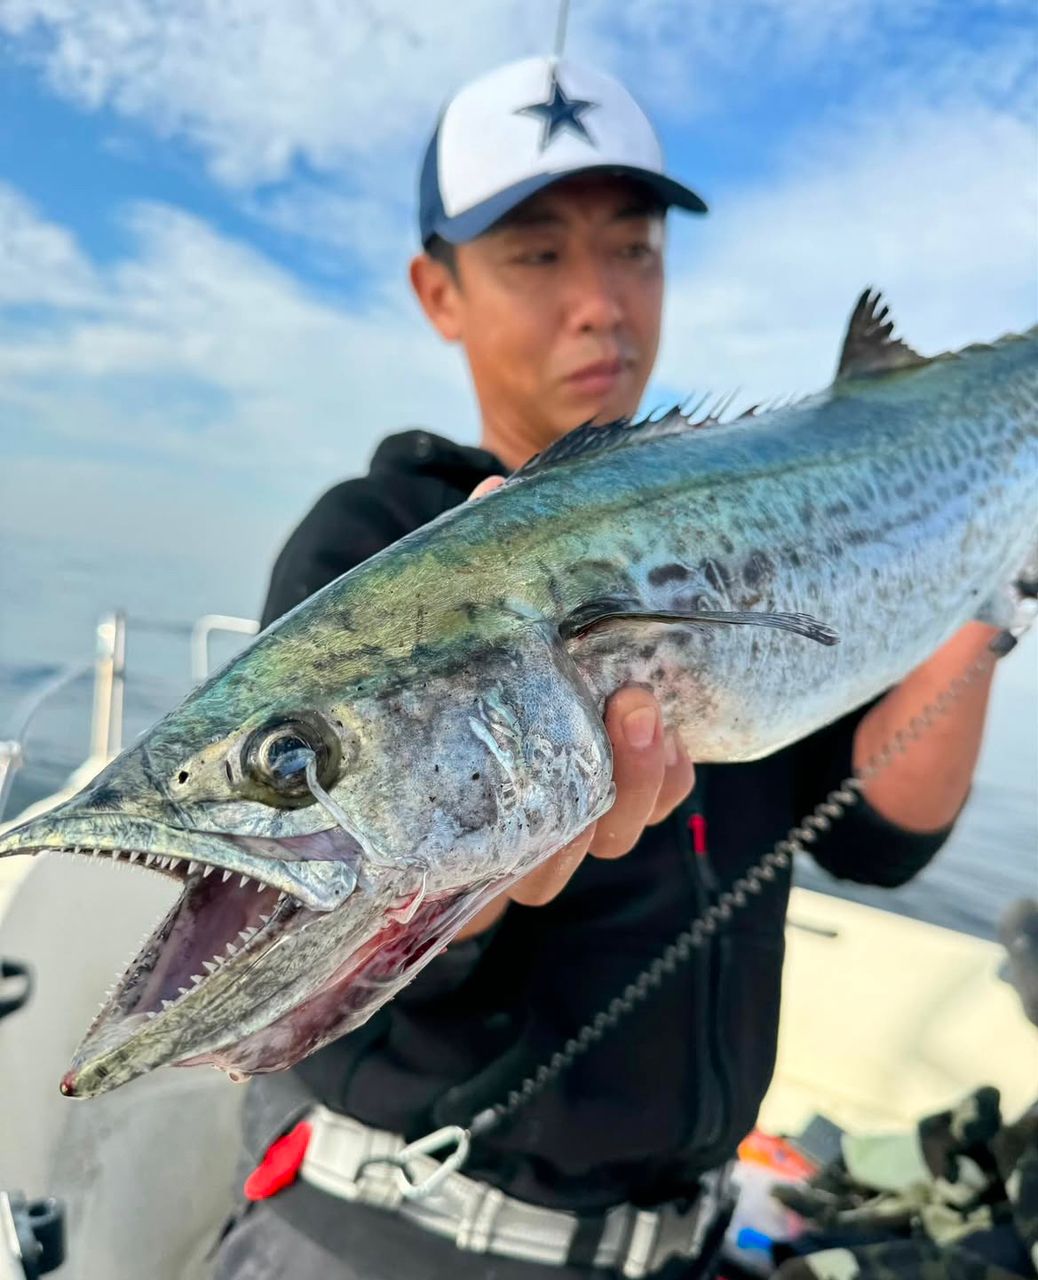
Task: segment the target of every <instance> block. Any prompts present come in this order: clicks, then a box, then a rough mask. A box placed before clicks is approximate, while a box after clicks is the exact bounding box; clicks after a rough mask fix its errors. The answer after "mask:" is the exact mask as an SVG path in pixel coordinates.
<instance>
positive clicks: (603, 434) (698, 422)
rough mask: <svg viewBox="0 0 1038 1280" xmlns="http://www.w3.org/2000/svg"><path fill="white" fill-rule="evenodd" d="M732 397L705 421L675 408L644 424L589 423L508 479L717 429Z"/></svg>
mask: <svg viewBox="0 0 1038 1280" xmlns="http://www.w3.org/2000/svg"><path fill="white" fill-rule="evenodd" d="M731 399H732V397H728V398H727V399H722V400H719V401H718V402H717V403H716V404H715V405H714V407H713V408H712V409H710V410H708V412H707V413H706V414H705V416H704V417H702V418H697V419H695V420H693V417H692V416H691V415H688V416H686V415H685V414H684V413H683V412H682V408H681V407H678V406H675V407H674V408H673V409H668V410H667V412H666V413H665V414H663V415H662V416H661V417H659V418H651V417H650V418H643V419H642V420H641V421H640V422H632V421H631V420H630V418H618V419H617V420H616V421H615V422H607V423H603V425H602V426H595V424H594V423H592V422H585V423H583V424H582V425H581V426H579V427H575V428H574V429H573V430H572V431H569V432H567V433H566V435H564V436H562V437H561V439H559V440H556V441H555V442H554V443H553V444H550V445H549V446H548V447H547V449H544V450H542V452H540V453H538V454H537V455H536V456H535V457H533V458H531V459H530V461H529V462H524V463H523V465H522V466H521V467H518V468H517V469H516V470H515V471H513V472H512V474H511V475H510V476H509V477H508V483H509V484H511V483H512V481H513V480H525V479H526V478H527V477H528V476H531V475H535V474H536V473H538V472H540V471H544V470H546V469H547V468H548V467H555V466H559V465H561V464H562V463H565V462H573V461H575V460H576V459H578V458H588V457H592V456H596V455H598V454H601V453H612V452H613V451H614V450H616V449H624V448H627V447H628V446H630V445H635V444H642V443H644V442H645V441H647V440H658V439H661V438H662V437H663V436H672V435H679V434H680V433H681V432H683V431H693V430H696V429H697V428H699V427H708V426H714V425H715V424H716V423H717V422H718V421H719V418H720V415H721V414H722V413H723V412H724V411H725V409H727V408H728V405H729V404H730V402H731ZM704 403H705V398H704V400H701V401H700V402H699V404H698V405H697V406H696V408H695V410H694V411H693V412H698V411H699V409H700V408H701V407H702V405H703V404H704Z"/></svg>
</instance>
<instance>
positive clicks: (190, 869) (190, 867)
mask: <svg viewBox="0 0 1038 1280" xmlns="http://www.w3.org/2000/svg"><path fill="white" fill-rule="evenodd" d="M197 870H198V863H197V862H194V861H192V860H191V859H190V858H189V859H188V863H187V874H188V875H189V876H193V875H194V874H195V872H196V871H197Z"/></svg>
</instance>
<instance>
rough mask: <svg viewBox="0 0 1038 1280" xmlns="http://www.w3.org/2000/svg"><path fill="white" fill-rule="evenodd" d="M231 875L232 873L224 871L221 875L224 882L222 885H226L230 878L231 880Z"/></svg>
mask: <svg viewBox="0 0 1038 1280" xmlns="http://www.w3.org/2000/svg"><path fill="white" fill-rule="evenodd" d="M231 874H232V873H231V872H230V871H225V872H224V873H223V882H224V884H226V883H227V881H228V880H230V878H231Z"/></svg>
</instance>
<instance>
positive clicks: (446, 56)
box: [0, 0, 1033, 194]
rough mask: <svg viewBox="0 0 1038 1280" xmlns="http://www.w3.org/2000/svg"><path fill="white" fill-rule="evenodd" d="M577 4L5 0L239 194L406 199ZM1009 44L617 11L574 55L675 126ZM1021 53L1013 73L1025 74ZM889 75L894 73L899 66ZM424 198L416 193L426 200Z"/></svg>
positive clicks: (824, 1)
mask: <svg viewBox="0 0 1038 1280" xmlns="http://www.w3.org/2000/svg"><path fill="white" fill-rule="evenodd" d="M556 10H557V0H533V2H532V3H531V0H498V2H496V3H493V4H488V3H487V0H454V3H452V4H451V5H449V6H443V5H439V6H424V7H423V6H416V5H414V4H413V3H411V0H294V2H293V3H292V4H281V5H263V4H255V3H252V2H251V0H219V2H217V3H214V2H213V0H95V2H93V3H90V4H82V3H79V2H78V0H0V31H6V32H7V33H8V34H9V36H11V37H12V38H13V39H12V44H11V47H12V49H13V50H14V51H15V53H16V54H19V55H20V56H22V57H23V58H26V59H28V60H29V61H30V62H32V63H34V64H37V65H39V66H41V67H42V68H43V70H44V72H45V74H46V76H47V78H48V81H49V83H50V84H51V85H52V86H53V87H54V88H55V89H56V90H57V91H58V92H60V93H62V94H63V95H65V96H67V97H69V98H72V99H73V100H74V101H76V102H78V103H80V104H82V105H83V106H85V107H88V108H97V107H100V106H102V105H104V106H108V107H110V108H112V109H113V110H115V111H116V112H117V113H119V114H121V115H123V116H125V117H127V118H130V119H133V120H138V121H141V122H143V123H145V124H146V125H148V126H149V127H150V128H152V129H154V130H155V131H156V132H158V133H159V134H161V135H176V136H179V137H183V138H186V139H187V140H188V141H190V142H191V143H192V144H193V145H194V146H196V147H198V148H199V149H200V150H201V152H202V153H203V155H204V156H205V157H206V160H207V162H208V164H209V165H210V167H211V170H212V172H213V173H214V174H215V175H216V176H217V177H218V178H219V179H220V180H221V181H223V182H226V183H229V184H231V185H238V186H253V185H256V184H262V183H264V182H271V181H276V180H278V179H282V178H284V177H286V176H291V174H292V172H293V167H294V166H296V165H297V164H298V163H299V162H302V163H304V164H305V165H307V166H309V167H311V168H312V169H314V170H316V171H318V172H320V173H325V174H328V173H332V174H348V175H349V177H350V179H351V182H352V186H353V188H354V189H358V188H359V189H360V191H361V192H362V193H363V192H375V193H376V194H384V193H385V192H386V191H387V190H390V189H396V190H399V189H400V187H399V183H400V179H401V177H402V176H403V171H404V169H406V171H407V177H408V178H410V176H411V173H412V172H413V169H414V162H415V157H416V155H417V152H418V149H419V147H420V145H421V143H422V142H423V141H424V138H425V137H426V135H427V134H428V132H429V131H430V129H431V126H432V122H433V119H434V116H435V112H436V110H437V108H438V107H439V105H440V103H441V102H442V100H443V99H444V98H445V96H446V95H447V94H448V93H449V92H450V91H451V90H452V89H453V88H454V87H456V85H457V84H459V83H460V82H461V81H463V80H464V79H465V78H467V77H469V76H471V75H473V74H476V73H477V72H479V71H482V70H485V69H486V68H488V67H491V66H493V65H495V64H496V63H498V62H503V61H505V60H507V59H509V58H514V57H521V56H523V55H525V54H528V53H533V52H542V51H543V52H547V50H548V48H549V46H550V44H551V41H552V37H553V32H554V26H555V17H556ZM998 20H999V23H1000V24H1001V26H1000V28H999V29H1000V31H1001V32H1002V33H1003V34H1002V41H1003V42H1004V43H1006V44H1007V45H1010V46H1011V45H1012V44H1013V43H1014V29H1015V43H1016V45H1017V46H1021V45H1025V44H1027V43H1028V39H1029V36H1030V33H1031V31H1032V29H1033V28H1032V24H1033V14H1032V12H1031V7H1030V4H1029V3H1028V0H1004V2H1003V3H1001V4H1000V5H999V6H998ZM991 40H992V37H991V36H990V33H983V34H981V35H978V36H977V38H976V39H975V40H972V41H971V40H969V39H966V38H964V37H963V36H962V34H961V33H960V30H959V29H958V27H957V25H956V24H955V23H954V22H951V23H950V22H949V20H948V8H947V5H946V4H943V3H941V0H740V2H739V3H733V2H732V0H696V3H694V4H690V3H688V0H602V2H600V3H596V4H593V5H583V6H582V5H574V6H573V11H572V13H571V17H570V39H569V44H568V49H569V51H570V52H571V53H572V55H573V56H574V57H578V58H583V59H588V60H592V61H596V62H599V63H601V64H602V65H603V66H605V67H607V68H611V69H613V70H615V71H618V72H620V73H621V74H622V75H623V76H624V77H625V78H626V79H627V81H628V82H629V83H630V84H631V86H632V87H633V88H634V89H635V91H636V92H637V93H638V94H639V95H641V96H644V97H645V99H646V100H647V101H648V102H649V103H650V104H651V105H652V106H653V108H654V109H655V110H656V111H657V112H658V113H659V114H660V115H661V117H663V118H664V119H670V120H679V121H688V120H690V119H691V118H693V117H695V116H696V115H697V114H701V113H703V112H707V111H715V112H716V111H718V110H723V111H725V112H732V111H733V110H734V111H736V112H737V111H738V110H739V109H740V106H741V105H742V104H744V103H745V102H746V101H749V100H753V99H754V98H760V97H761V96H764V95H768V94H770V93H771V92H773V86H774V85H775V84H776V83H777V82H781V81H782V80H783V78H785V79H786V80H788V79H789V78H790V77H791V76H801V77H802V76H807V75H810V76H815V77H818V78H819V82H826V81H827V82H828V83H829V84H834V83H839V84H840V85H841V86H842V91H843V93H844V96H857V95H858V94H870V93H876V92H880V91H881V84H882V83H885V82H886V81H887V80H888V79H889V78H890V76H891V75H902V76H904V77H905V78H907V79H909V80H911V81H919V80H926V81H928V80H929V78H930V77H931V75H932V74H933V72H934V69H935V68H938V69H939V68H940V67H941V66H944V65H947V64H948V62H949V60H950V59H952V58H953V57H955V56H956V55H957V56H958V59H959V62H960V63H961V64H962V65H961V67H960V74H963V75H964V76H965V78H966V80H967V81H974V80H976V78H977V66H978V65H980V66H981V68H983V66H984V65H985V63H986V61H991V62H992V67H991V68H989V69H988V71H986V72H985V73H984V74H986V75H988V78H990V76H991V74H993V73H994V67H995V64H996V63H997V61H998V60H1000V59H1001V51H999V53H998V58H997V59H996V58H992V59H986V58H985V53H984V50H985V48H986V47H987V45H989V44H990V43H991ZM1018 60H1019V59H1018V58H1011V59H1010V62H1011V63H1014V64H1015V63H1016V62H1018ZM880 68H882V70H879V69H880ZM408 189H409V188H408Z"/></svg>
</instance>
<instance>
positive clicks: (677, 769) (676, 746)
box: [647, 729, 696, 827]
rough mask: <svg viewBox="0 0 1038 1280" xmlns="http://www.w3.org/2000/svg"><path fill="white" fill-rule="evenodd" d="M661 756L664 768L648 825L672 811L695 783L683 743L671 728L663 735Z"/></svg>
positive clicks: (693, 769) (693, 772) (661, 819)
mask: <svg viewBox="0 0 1038 1280" xmlns="http://www.w3.org/2000/svg"><path fill="white" fill-rule="evenodd" d="M663 756H664V760H665V761H666V769H665V770H664V773H663V783H662V784H661V786H660V793H659V795H658V796H657V797H656V806H655V808H654V809H653V811H652V813H650V814H649V821H648V823H647V825H648V826H650V827H651V826H653V825H654V824H655V823H657V822H662V821H663V819H664V818H666V817H667V816H668V815H669V814H671V813H673V812H674V810H675V809H676V808H677V807H678V805H679V804H680V803H681V802H682V800H684V799H685V797H686V796H687V795H688V794H689V792H690V791H691V790H692V788H693V787H694V786H695V784H696V771H695V768H694V767H693V764H692V761H691V760H690V759H689V757H688V752H687V751H686V750H685V745H684V743H683V742H682V741H681V738H680V737H679V736H678V735H677V734H676V733H675V732H674V730H673V729H668V730H667V731H666V733H665V734H664V736H663Z"/></svg>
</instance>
